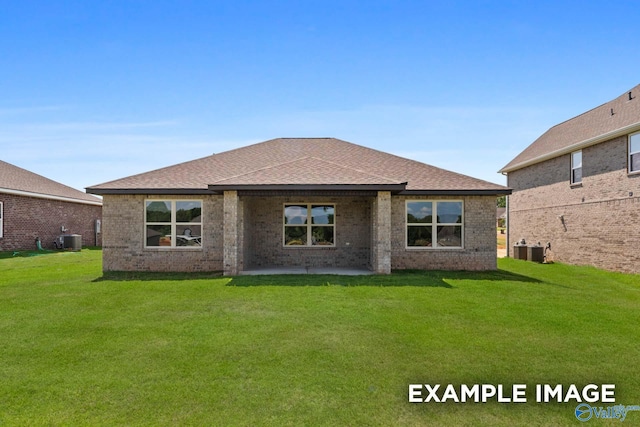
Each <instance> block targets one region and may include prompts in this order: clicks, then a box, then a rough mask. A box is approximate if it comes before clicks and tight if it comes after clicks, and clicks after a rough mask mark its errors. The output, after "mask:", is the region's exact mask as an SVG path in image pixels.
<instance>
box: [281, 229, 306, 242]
mask: <svg viewBox="0 0 640 427" xmlns="http://www.w3.org/2000/svg"><path fill="white" fill-rule="evenodd" d="M284 244H285V245H306V244H307V227H285V228H284Z"/></svg>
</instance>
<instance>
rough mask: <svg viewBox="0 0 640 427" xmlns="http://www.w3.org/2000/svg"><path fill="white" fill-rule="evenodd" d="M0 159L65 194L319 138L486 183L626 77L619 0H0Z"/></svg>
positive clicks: (623, 11) (638, 32)
mask: <svg viewBox="0 0 640 427" xmlns="http://www.w3.org/2000/svg"><path fill="white" fill-rule="evenodd" d="M0 11H1V12H0V159H2V160H5V161H7V162H9V163H13V164H15V165H17V166H20V167H23V168H26V169H29V170H31V171H33V172H36V173H39V174H41V175H44V176H47V177H48V178H51V179H54V180H56V181H59V182H62V183H64V184H67V185H70V186H72V187H75V188H79V189H82V188H84V187H87V186H90V185H94V184H99V183H102V182H105V181H109V180H112V179H117V178H122V177H125V176H128V175H132V174H135V173H140V172H145V171H149V170H152V169H157V168H159V167H163V166H167V165H171V164H175V163H179V162H182V161H187V160H192V159H195V158H199V157H204V156H207V155H210V154H212V153H218V152H222V151H226V150H229V149H233V148H237V147H240V146H244V145H248V144H250V143H254V142H260V141H264V140H267V139H271V138H277V137H296V136H297V137H313V136H332V137H337V138H341V139H344V140H347V141H351V142H354V143H357V144H361V145H365V146H368V147H371V148H375V149H379V150H383V151H387V152H391V153H394V154H398V155H401V156H404V157H409V158H413V159H416V160H419V161H422V162H425V163H429V164H432V165H435V166H439V167H443V168H445V169H450V170H454V171H456V172H461V173H465V174H467V175H471V176H475V177H477V178H481V179H485V180H489V181H492V182H497V183H500V184H504V183H505V182H506V181H505V179H504V177H502V176H501V175H499V174H497V173H496V171H497V170H498V169H500V168H501V167H502V166H504V165H505V164H506V163H507V162H508V161H509V160H511V159H512V158H513V157H514V156H515V155H516V154H518V153H519V152H520V151H522V150H523V149H524V148H525V147H526V146H527V145H529V144H530V143H531V142H532V141H533V140H534V139H536V138H537V137H538V136H539V135H540V134H542V133H543V132H544V131H546V130H547V129H548V128H549V127H551V126H553V125H554V124H557V123H559V122H562V121H564V120H567V119H569V118H571V117H573V116H575V115H578V114H580V113H582V112H584V111H586V110H588V109H591V108H593V107H596V106H598V105H600V104H602V103H604V102H606V101H608V100H610V99H613V98H615V97H617V96H618V95H620V94H622V93H624V92H625V91H626V90H628V89H630V88H632V87H633V86H635V85H636V84H638V83H640V73H639V72H638V70H640V55H638V42H639V41H640V26H639V25H638V22H637V17H638V16H640V3H638V2H636V1H622V0H617V1H615V2H607V1H591V2H589V1H559V0H557V1H535V2H523V1H375V0H371V1H367V2H364V1H348V0H341V1H332V0H325V1H225V2H219V1H158V0H154V1H106V0H105V1H99V2H97V1H96V2H93V1H55V0H53V1H46V2H45V1H19V2H17V1H0Z"/></svg>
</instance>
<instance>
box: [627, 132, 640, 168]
mask: <svg viewBox="0 0 640 427" xmlns="http://www.w3.org/2000/svg"><path fill="white" fill-rule="evenodd" d="M632 172H640V133H634V134H633V135H629V173H632Z"/></svg>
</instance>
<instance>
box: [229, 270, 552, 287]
mask: <svg viewBox="0 0 640 427" xmlns="http://www.w3.org/2000/svg"><path fill="white" fill-rule="evenodd" d="M452 280H481V281H514V282H529V283H541V281H540V280H537V279H533V278H531V277H527V276H523V275H520V274H515V273H511V272H508V271H505V270H496V271H480V272H478V271H439V270H437V271H423V270H402V271H394V272H393V273H392V274H390V275H371V276H340V275H329V274H318V275H314V274H300V275H295V274H291V275H258V276H236V277H233V278H232V279H231V280H230V281H229V283H227V286H241V287H248V286H380V287H394V286H398V287H406V286H414V287H432V288H449V289H451V288H453V287H454V286H452V285H451V284H450V283H449V282H450V281H452Z"/></svg>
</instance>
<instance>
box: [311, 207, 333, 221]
mask: <svg viewBox="0 0 640 427" xmlns="http://www.w3.org/2000/svg"><path fill="white" fill-rule="evenodd" d="M333 217H334V212H333V206H317V205H313V206H312V207H311V224H333Z"/></svg>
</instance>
